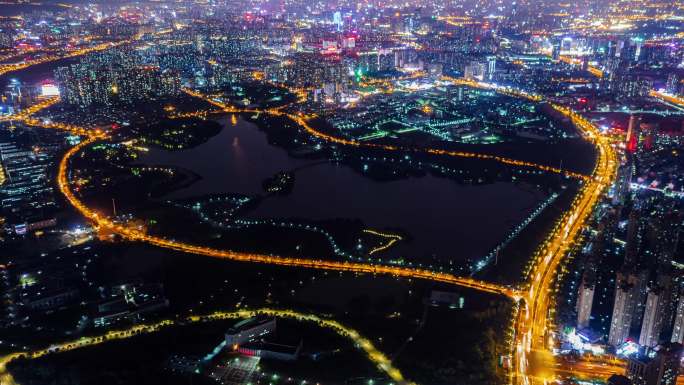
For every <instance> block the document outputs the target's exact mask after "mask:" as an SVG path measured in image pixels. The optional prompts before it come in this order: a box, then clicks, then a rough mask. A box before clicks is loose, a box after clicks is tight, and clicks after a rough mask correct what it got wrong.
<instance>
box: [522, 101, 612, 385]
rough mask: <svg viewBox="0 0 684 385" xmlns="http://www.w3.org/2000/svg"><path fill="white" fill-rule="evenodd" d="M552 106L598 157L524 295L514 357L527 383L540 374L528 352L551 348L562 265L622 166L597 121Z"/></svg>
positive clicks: (543, 247) (546, 244) (537, 259)
mask: <svg viewBox="0 0 684 385" xmlns="http://www.w3.org/2000/svg"><path fill="white" fill-rule="evenodd" d="M551 106H552V107H553V108H554V109H555V110H557V111H558V112H560V113H561V114H563V115H564V116H567V117H568V118H570V119H571V120H572V122H573V124H574V125H575V126H576V127H577V128H578V130H579V131H580V132H581V133H582V136H583V137H584V138H585V139H586V140H588V141H590V142H591V143H593V144H594V145H595V147H596V149H597V161H596V166H595V167H594V171H593V173H592V177H591V179H589V180H588V181H587V183H586V184H585V185H584V186H583V187H582V189H581V190H580V193H579V194H578V195H577V196H576V197H575V199H574V201H573V203H572V205H571V208H570V211H569V212H567V213H566V214H565V215H564V216H563V217H562V218H561V220H560V221H559V222H558V223H557V224H556V226H555V228H554V229H553V230H552V232H551V234H550V235H549V237H548V238H547V239H546V241H545V242H544V243H543V244H542V245H541V246H540V248H539V251H538V253H537V254H536V256H535V265H534V267H533V268H532V269H531V271H530V273H529V281H528V283H527V288H526V290H525V291H524V293H525V294H524V296H523V299H524V308H523V309H522V310H521V312H520V315H519V318H518V321H517V322H516V328H515V332H516V341H515V346H514V353H515V358H514V360H513V363H514V365H515V368H516V369H515V372H514V374H515V380H514V383H516V384H517V383H521V384H523V385H528V384H530V383H531V382H535V381H538V377H532V376H531V375H530V372H529V370H528V366H529V362H528V357H527V353H529V352H530V351H532V350H533V349H535V350H543V351H548V350H547V344H548V343H547V342H548V341H547V337H548V336H547V328H548V326H549V318H550V314H549V311H550V306H549V305H550V303H551V302H552V301H553V299H552V298H550V294H549V293H550V292H551V285H552V283H553V281H554V278H555V273H556V271H557V269H558V266H559V264H560V263H561V262H562V260H563V257H565V256H566V255H567V254H568V252H569V250H570V248H571V247H572V246H573V245H574V242H575V240H577V239H578V237H579V235H580V233H581V231H582V229H583V227H584V226H585V224H586V221H587V219H588V218H589V217H590V215H591V213H592V212H593V210H594V207H595V206H596V204H597V203H598V201H599V199H600V198H601V196H602V194H603V193H604V192H605V190H606V189H607V188H608V187H609V186H610V184H611V183H613V181H614V179H615V175H616V172H617V166H618V162H617V154H616V151H615V149H614V148H613V147H612V144H611V140H610V138H608V137H605V136H603V135H602V134H601V132H600V131H599V129H598V128H597V127H596V126H595V125H594V124H592V123H591V122H590V121H589V120H587V119H586V118H584V117H582V116H581V115H579V114H577V113H576V112H574V111H572V110H570V109H569V108H567V107H563V106H560V105H557V104H552V105H551Z"/></svg>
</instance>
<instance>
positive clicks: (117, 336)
mask: <svg viewBox="0 0 684 385" xmlns="http://www.w3.org/2000/svg"><path fill="white" fill-rule="evenodd" d="M255 316H268V317H276V318H287V319H294V320H296V321H300V322H309V323H315V324H317V325H318V326H320V327H324V328H327V329H331V330H332V331H334V332H335V333H336V334H337V335H339V336H341V337H343V338H345V339H348V340H350V341H351V342H353V343H354V345H356V346H357V347H358V348H360V349H361V350H363V351H364V353H365V354H366V358H368V360H370V361H371V362H372V363H374V364H375V365H376V367H377V368H378V369H380V370H381V371H382V372H384V373H385V374H387V376H388V377H389V378H391V379H392V380H393V381H396V382H397V384H399V385H415V383H413V382H411V381H408V380H406V379H405V378H404V375H403V374H402V373H401V372H400V371H399V369H397V368H396V367H394V365H392V361H391V360H390V359H389V358H388V357H387V356H386V355H385V354H384V353H382V352H380V351H379V350H378V349H377V348H376V347H375V345H373V343H372V342H371V341H370V340H369V339H367V338H365V337H363V336H362V335H361V334H360V333H359V332H357V331H356V330H354V329H352V328H350V327H347V326H345V325H343V324H341V323H339V322H337V321H335V320H332V319H329V318H323V317H319V316H317V315H315V314H307V313H300V312H297V311H295V310H280V309H269V308H263V309H255V310H237V311H230V312H214V313H210V314H206V315H192V316H189V317H185V318H182V319H181V320H172V319H167V320H162V321H158V322H154V323H149V324H139V325H135V326H131V327H130V328H127V329H123V330H112V331H109V332H107V333H105V334H101V335H97V336H91V337H82V338H79V339H77V340H73V341H68V342H62V343H59V344H55V345H52V346H50V347H47V348H45V349H39V350H33V351H29V352H17V353H11V354H8V355H6V356H4V357H0V380H1V381H2V382H1V383H2V385H14V384H16V382H15V381H14V379H13V378H12V375H11V373H9V372H8V371H7V364H8V363H10V362H11V361H13V360H16V359H19V358H26V359H36V358H40V357H44V356H48V355H51V354H57V353H63V352H68V351H72V350H76V349H81V348H84V347H88V346H96V345H100V344H102V343H105V342H109V341H114V340H122V339H127V338H131V337H135V336H139V335H143V334H152V333H156V332H159V331H161V330H163V329H167V328H169V327H171V326H179V325H183V324H190V323H201V322H211V321H219V320H229V319H246V318H251V317H255Z"/></svg>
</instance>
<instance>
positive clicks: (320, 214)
mask: <svg viewBox="0 0 684 385" xmlns="http://www.w3.org/2000/svg"><path fill="white" fill-rule="evenodd" d="M228 121H229V119H227V118H226V119H223V120H221V122H222V124H223V125H224V127H225V128H223V130H222V131H221V132H220V133H219V134H218V135H216V136H214V137H213V138H211V139H210V140H209V141H208V142H206V143H204V144H201V145H199V146H197V147H194V148H191V149H187V150H181V151H166V150H161V149H156V148H151V149H150V151H149V152H147V153H145V154H144V155H142V157H141V158H140V159H139V160H140V162H141V163H144V164H150V165H170V166H178V167H182V168H185V169H189V170H192V171H194V172H195V173H197V174H199V175H200V176H201V177H202V179H201V180H199V181H197V182H195V183H194V184H192V185H190V186H189V187H186V188H183V189H181V190H177V191H174V192H173V193H170V194H169V195H167V196H166V197H165V198H169V199H174V198H187V197H192V196H200V195H204V194H214V193H227V192H233V193H242V194H247V195H254V194H263V189H262V182H263V180H264V179H266V178H268V177H270V176H272V175H274V174H275V173H276V172H278V171H281V170H293V169H297V171H296V172H295V175H296V178H295V184H294V188H293V190H292V192H291V193H290V194H288V195H286V196H272V197H269V198H268V199H265V200H264V201H263V202H262V203H261V204H260V205H259V206H258V207H256V208H255V209H254V210H253V211H251V212H250V213H249V214H248V216H249V217H251V218H295V217H297V218H306V219H312V220H318V219H331V218H350V219H356V218H358V219H361V220H362V221H363V222H364V224H365V225H366V226H367V227H369V228H374V229H383V228H387V227H390V228H401V229H403V230H405V231H407V232H408V233H410V234H411V236H412V237H413V240H412V241H411V242H402V244H401V245H397V246H396V247H393V248H392V249H390V250H388V252H387V254H388V255H391V256H393V257H398V256H411V257H423V256H428V255H432V254H434V255H436V256H438V257H439V258H440V259H443V260H449V259H452V260H462V259H463V258H465V257H480V256H483V255H485V254H487V253H488V252H489V251H490V250H491V249H492V248H493V247H495V246H496V245H497V244H498V243H499V242H501V241H502V240H503V239H504V237H505V236H506V235H507V234H508V233H509V232H510V231H511V229H512V228H513V227H515V226H516V225H517V224H518V223H520V222H521V221H522V220H523V219H524V218H525V217H526V216H527V215H529V214H530V213H531V212H532V211H533V210H534V208H535V207H536V206H537V205H539V204H540V203H541V200H542V199H544V198H545V194H543V193H541V192H539V191H537V190H535V189H534V188H532V187H531V186H528V185H522V184H514V183H508V182H496V183H491V184H485V185H462V184H458V183H456V182H455V181H453V180H450V179H447V178H443V177H438V176H432V175H427V176H423V177H411V178H406V179H401V180H394V181H377V180H374V179H371V178H370V177H368V176H366V175H364V174H362V173H359V172H358V171H355V170H353V169H352V168H350V167H348V166H345V165H342V164H336V163H328V162H320V161H315V160H303V159H297V158H293V157H291V156H289V155H288V153H287V152H286V151H285V150H284V149H282V148H280V147H276V146H273V145H271V144H269V143H268V142H267V139H266V134H265V133H264V132H262V131H260V130H259V129H258V128H257V126H256V125H255V124H253V123H250V122H247V121H244V120H242V119H238V121H237V124H236V125H231V124H230V123H228ZM370 167H371V168H372V167H373V165H372V164H371V165H370Z"/></svg>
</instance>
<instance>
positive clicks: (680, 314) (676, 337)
mask: <svg viewBox="0 0 684 385" xmlns="http://www.w3.org/2000/svg"><path fill="white" fill-rule="evenodd" d="M683 340H684V295H681V294H680V296H679V301H677V310H676V313H675V320H674V325H673V327H672V338H671V339H670V341H671V342H677V343H680V344H681V343H682V341H683Z"/></svg>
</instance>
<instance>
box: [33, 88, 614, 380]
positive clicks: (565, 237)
mask: <svg viewBox="0 0 684 385" xmlns="http://www.w3.org/2000/svg"><path fill="white" fill-rule="evenodd" d="M444 80H446V81H450V82H452V83H454V84H462V85H468V86H472V87H479V88H485V89H491V90H494V91H496V92H500V93H504V94H507V95H511V96H516V97H521V98H526V99H529V100H532V101H541V100H543V99H542V97H541V96H539V95H534V94H529V93H526V92H524V91H519V90H516V89H512V88H509V87H501V86H496V85H492V84H487V83H475V82H472V81H468V80H463V79H453V78H444ZM185 92H187V93H188V94H190V95H193V96H196V97H201V98H203V99H204V100H206V101H208V102H209V103H211V104H212V105H214V106H217V107H219V108H220V109H221V111H223V112H233V113H241V112H245V113H266V114H269V115H272V116H284V117H287V118H289V119H291V120H293V121H294V122H295V123H297V124H298V125H299V126H300V127H302V128H303V129H304V130H305V131H306V132H308V133H309V134H310V135H312V136H314V137H317V138H320V139H323V140H326V141H329V142H332V143H336V144H341V145H348V146H357V147H358V146H365V147H372V148H379V149H384V150H388V151H423V152H426V153H429V154H435V155H443V156H453V157H466V158H475V159H486V160H493V161H497V162H501V163H504V164H510V165H514V166H521V167H530V168H535V169H539V170H543V171H548V172H554V173H560V174H564V175H567V176H569V177H573V178H578V179H580V180H582V181H583V183H584V185H583V186H582V188H581V190H580V192H579V194H578V195H577V196H576V197H575V199H574V201H573V203H572V205H571V208H570V210H569V211H568V212H567V213H565V215H563V217H562V218H561V219H560V221H559V222H558V223H557V224H556V226H555V227H554V229H553V231H552V232H551V234H550V235H549V236H548V237H547V239H546V241H545V242H544V243H543V244H542V245H540V247H539V250H538V252H537V253H536V255H535V256H534V266H533V268H532V269H531V271H530V273H529V275H528V281H527V282H526V285H525V289H524V290H523V291H522V292H518V291H516V290H513V289H511V288H508V287H504V286H500V285H496V284H492V283H487V282H482V281H477V280H473V279H470V278H463V277H456V276H454V275H451V274H446V273H440V272H434V271H428V270H422V269H412V268H404V267H393V266H383V265H373V264H365V263H354V262H335V261H325V260H317V259H303V258H285V257H277V256H270V255H263V254H253V253H239V252H232V251H227V250H219V249H213V248H208V247H203V246H198V245H191V244H187V243H183V242H177V241H173V240H168V239H165V238H162V237H157V236H150V235H147V234H145V233H144V232H142V231H140V230H138V229H137V228H134V227H129V226H126V225H124V224H120V223H115V222H113V221H112V220H110V219H109V218H107V217H105V216H102V215H100V214H98V213H97V212H95V211H94V210H92V209H90V208H88V207H87V206H85V205H84V204H83V203H82V202H81V201H80V200H79V199H78V198H77V197H76V196H75V194H74V193H73V192H72V191H71V189H70V186H69V178H68V166H69V160H70V158H71V157H72V156H74V155H75V154H76V153H78V152H79V151H80V150H81V149H82V148H84V147H85V146H88V145H90V144H92V143H93V142H95V141H97V140H99V139H102V138H104V137H105V136H104V134H103V133H101V132H95V131H90V130H88V129H85V128H81V127H75V126H70V125H64V124H58V123H49V122H44V121H40V120H38V119H33V118H30V116H28V115H27V116H24V117H23V118H22V120H23V121H24V122H26V123H27V124H31V125H37V126H42V127H48V128H56V129H63V130H67V131H70V132H73V133H78V134H79V135H85V136H86V137H87V139H86V140H84V141H83V142H81V143H80V144H78V145H77V146H75V147H72V148H70V149H69V150H68V151H67V152H66V153H65V155H64V157H63V158H62V160H61V161H60V164H59V172H58V178H57V182H58V186H59V189H60V191H61V192H62V193H63V194H64V196H65V197H66V198H67V200H68V201H69V202H70V203H71V205H73V206H74V207H75V208H76V209H77V210H78V211H79V212H80V213H81V214H82V215H83V216H85V217H86V218H88V219H89V220H91V221H92V222H93V223H94V224H95V225H96V226H99V227H102V228H106V229H109V230H111V231H113V232H115V233H118V234H120V235H122V236H123V237H125V238H127V239H131V240H136V241H143V242H147V243H150V244H153V245H156V246H160V247H164V248H167V249H172V250H178V251H182V252H187V253H192V254H201V255H206V256H210V257H215V258H224V259H231V260H237V261H244V262H258V263H268V264H274V265H283V266H297V267H306V268H313V269H324V270H339V271H350V272H360V273H374V274H375V273H379V274H390V275H394V276H398V277H406V278H417V279H426V280H431V281H438V282H444V283H449V284H454V285H460V286H465V287H469V288H473V289H476V290H481V291H485V292H489V293H496V294H502V295H506V296H508V297H510V298H512V299H514V300H516V301H517V300H521V299H522V301H520V303H521V304H522V306H521V309H520V311H519V312H518V315H517V318H516V320H515V322H514V324H515V325H514V330H515V341H514V346H513V348H514V349H513V354H514V357H513V370H512V373H511V374H512V378H511V381H512V382H513V383H515V384H523V385H529V384H530V383H545V382H547V380H548V379H549V377H548V376H547V375H539V374H533V373H531V371H530V370H529V366H530V364H529V362H528V353H529V352H531V351H533V350H540V351H547V349H546V347H547V346H548V343H549V341H548V334H547V331H548V330H549V319H550V315H551V314H550V311H551V310H552V307H551V305H552V302H553V299H552V298H551V295H550V291H551V287H552V284H553V282H554V278H555V276H556V271H557V269H558V266H559V264H560V263H561V262H562V259H563V257H564V256H565V255H567V253H568V251H569V249H570V248H571V247H572V246H573V242H575V241H576V240H577V239H578V236H579V234H580V233H581V230H582V228H583V227H584V225H585V223H586V220H587V218H588V217H589V216H590V214H591V212H592V211H593V209H594V207H595V206H596V204H597V202H598V201H599V199H600V197H601V196H602V194H603V193H604V191H605V190H606V188H607V187H608V186H609V185H610V184H611V183H612V182H613V180H614V177H615V173H616V170H617V154H616V152H615V150H614V149H613V147H612V146H611V143H610V141H609V140H608V139H607V138H606V137H603V136H602V135H601V133H600V132H599V130H598V129H597V127H596V126H595V125H593V124H592V123H591V122H589V121H588V120H587V119H585V118H584V117H582V116H580V115H579V114H576V113H575V112H573V111H572V110H570V109H568V108H566V107H563V106H560V105H557V104H554V103H551V106H552V107H553V108H554V109H555V110H557V111H558V112H560V113H561V114H563V115H564V116H566V117H568V118H569V119H571V120H572V122H573V124H574V125H575V126H576V127H577V129H578V130H579V131H580V132H581V133H582V135H583V137H584V138H585V139H586V140H588V141H590V142H591V143H593V144H594V145H595V147H596V149H597V161H596V165H595V168H594V171H593V173H592V175H591V176H586V175H582V174H578V173H573V172H569V171H566V170H562V169H559V168H554V167H549V166H544V165H538V164H535V163H530V162H525V161H520V160H516V159H509V158H504V157H498V156H494V155H487V154H478V153H469V152H459V151H448V150H441V149H432V148H417V149H414V148H405V147H398V146H392V145H384V144H368V143H360V142H357V141H353V140H349V139H344V138H339V137H335V136H331V135H328V134H325V133H323V132H320V131H318V130H316V129H315V128H313V127H312V126H310V125H309V123H308V120H309V119H310V118H311V117H310V116H306V115H303V114H292V113H286V112H283V111H281V110H280V109H266V110H258V109H239V108H235V107H231V106H227V105H225V104H224V103H222V102H220V101H217V100H213V99H211V98H208V97H206V96H204V95H201V94H199V93H197V92H194V91H191V90H185ZM34 112H35V111H34Z"/></svg>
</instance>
